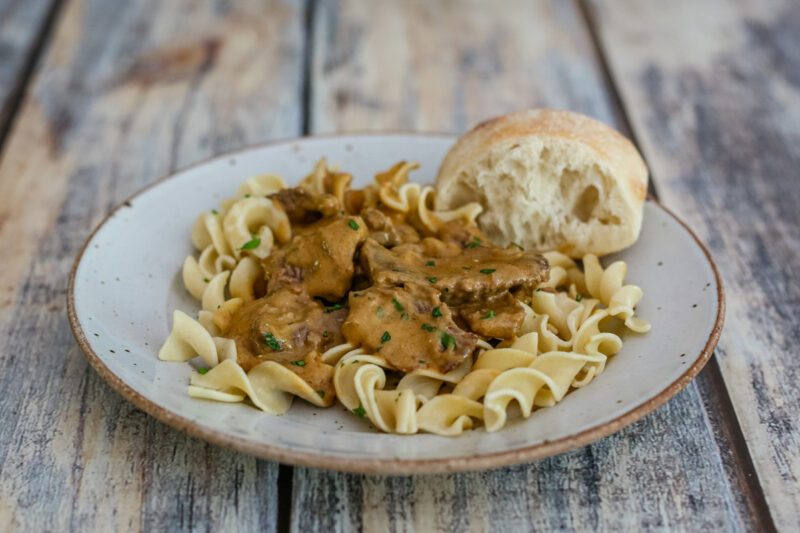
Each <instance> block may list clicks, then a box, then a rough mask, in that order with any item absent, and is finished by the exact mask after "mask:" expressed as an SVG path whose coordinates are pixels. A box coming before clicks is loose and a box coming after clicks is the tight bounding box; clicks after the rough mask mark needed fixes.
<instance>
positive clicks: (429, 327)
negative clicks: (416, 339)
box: [422, 322, 436, 331]
mask: <svg viewBox="0 0 800 533" xmlns="http://www.w3.org/2000/svg"><path fill="white" fill-rule="evenodd" d="M422 329H424V330H425V331H436V328H435V327H433V326H431V325H430V324H428V323H427V322H426V323H425V324H422Z"/></svg>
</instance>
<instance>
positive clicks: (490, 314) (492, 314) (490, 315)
mask: <svg viewBox="0 0 800 533" xmlns="http://www.w3.org/2000/svg"><path fill="white" fill-rule="evenodd" d="M496 316H497V313H495V312H494V311H493V310H492V309H489V310H488V311H486V314H485V315H483V316H482V317H481V318H482V319H483V320H489V319H490V318H494V317H496Z"/></svg>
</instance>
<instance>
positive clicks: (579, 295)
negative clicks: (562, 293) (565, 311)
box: [575, 294, 583, 302]
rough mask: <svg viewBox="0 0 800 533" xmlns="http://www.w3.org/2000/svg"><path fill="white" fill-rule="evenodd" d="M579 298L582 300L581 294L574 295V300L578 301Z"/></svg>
mask: <svg viewBox="0 0 800 533" xmlns="http://www.w3.org/2000/svg"><path fill="white" fill-rule="evenodd" d="M581 300H583V295H581V294H578V295H576V296H575V301H576V302H580V301H581Z"/></svg>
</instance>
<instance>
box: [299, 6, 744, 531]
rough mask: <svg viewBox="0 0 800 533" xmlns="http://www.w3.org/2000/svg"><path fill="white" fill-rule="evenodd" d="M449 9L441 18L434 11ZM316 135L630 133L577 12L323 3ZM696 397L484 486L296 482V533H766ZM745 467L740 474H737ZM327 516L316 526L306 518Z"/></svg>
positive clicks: (334, 476) (446, 481)
mask: <svg viewBox="0 0 800 533" xmlns="http://www.w3.org/2000/svg"><path fill="white" fill-rule="evenodd" d="M436 5H437V6H441V4H436ZM313 27H314V43H315V49H314V57H313V71H312V86H311V95H312V103H313V106H312V116H311V121H310V123H311V125H312V126H313V128H314V129H315V130H317V131H334V130H363V129H387V128H388V129H391V128H405V129H421V130H445V131H447V130H449V131H462V130H464V129H465V128H467V127H469V126H470V125H472V124H473V123H475V122H477V121H479V120H482V119H484V118H486V117H488V116H492V115H494V114H499V113H505V112H508V111H511V110H515V109H519V108H523V107H526V106H536V105H546V106H550V107H563V108H569V109H573V110H577V111H581V112H584V113H588V114H590V115H594V116H596V117H598V118H600V119H601V120H604V121H607V122H611V123H616V124H618V125H620V121H619V117H618V116H617V110H616V109H615V108H614V106H613V103H612V98H611V96H610V94H609V92H608V89H607V88H606V86H605V84H604V82H603V75H602V72H601V69H600V67H599V64H598V62H597V58H596V57H595V55H594V49H593V47H592V44H591V39H590V37H589V33H588V31H587V27H586V26H585V24H584V20H583V18H582V17H581V14H580V10H579V9H578V7H577V6H576V5H575V4H573V3H569V2H561V1H558V0H552V1H546V0H540V1H535V2H527V1H521V0H520V1H516V0H508V1H505V2H502V3H497V2H495V3H486V2H458V3H448V4H446V7H441V8H440V9H437V8H434V7H433V4H431V3H428V2H422V1H416V2H409V3H405V4H402V5H400V4H399V3H398V4H389V3H371V2H367V1H365V0H364V1H359V0H352V1H343V2H339V3H338V4H328V3H324V4H321V5H320V7H319V10H318V11H317V13H316V14H315V17H314V26H313ZM708 418H709V413H708V412H706V411H705V407H704V405H703V404H702V403H701V401H700V395H699V393H698V388H697V386H696V385H695V384H692V385H690V387H689V388H688V389H687V390H686V391H684V392H683V393H681V394H680V395H678V396H677V397H676V398H675V399H674V400H672V401H671V402H669V403H668V404H667V405H666V406H665V407H663V408H662V409H660V410H659V411H657V412H656V413H653V414H652V415H650V416H648V417H647V418H645V419H644V420H642V421H640V422H638V423H636V424H634V425H633V426H631V427H629V428H627V429H625V430H624V431H622V432H620V433H618V434H616V435H614V436H612V437H609V438H606V439H604V440H602V441H600V442H598V443H596V444H594V445H592V446H588V447H586V448H583V449H581V450H576V451H574V452H572V453H568V454H564V455H561V456H558V457H554V458H551V459H548V460H544V461H540V462H537V463H534V464H531V465H524V466H519V467H514V468H507V469H502V470H497V471H492V472H486V473H473V474H464V475H449V476H429V477H418V478H411V477H371V476H360V475H359V476H355V475H347V474H338V473H330V472H324V471H319V470H311V469H296V471H295V479H294V483H295V486H294V506H293V514H292V527H293V529H294V530H295V531H312V530H317V529H320V530H337V531H349V530H351V529H356V530H358V529H360V528H363V529H365V530H389V531H411V530H419V531H433V530H439V531H449V530H478V531H480V530H487V529H492V530H498V531H505V530H514V529H517V530H518V529H542V530H550V529H577V530H618V529H624V530H638V529H647V528H659V529H679V530H702V529H714V530H738V529H741V528H747V527H751V526H753V522H752V519H751V516H750V515H749V514H748V509H747V507H746V505H744V504H743V503H742V500H743V498H742V496H741V495H740V494H739V493H738V491H739V490H740V489H739V487H738V485H737V484H736V481H735V480H734V476H732V475H731V474H730V472H728V471H727V470H726V462H725V461H724V460H723V459H724V455H723V454H722V453H721V449H720V448H721V447H724V446H725V443H718V442H717V441H716V440H715V438H714V432H713V431H712V428H711V427H710V426H709V424H708ZM734 468H735V466H734ZM307 509H314V510H315V512H314V513H310V512H306V510H307Z"/></svg>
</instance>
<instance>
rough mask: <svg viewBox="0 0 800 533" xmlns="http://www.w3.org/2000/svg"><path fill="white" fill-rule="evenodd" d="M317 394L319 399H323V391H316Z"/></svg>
mask: <svg viewBox="0 0 800 533" xmlns="http://www.w3.org/2000/svg"><path fill="white" fill-rule="evenodd" d="M317 394H319V397H320V398H325V391H324V390H318V391H317Z"/></svg>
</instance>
